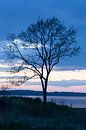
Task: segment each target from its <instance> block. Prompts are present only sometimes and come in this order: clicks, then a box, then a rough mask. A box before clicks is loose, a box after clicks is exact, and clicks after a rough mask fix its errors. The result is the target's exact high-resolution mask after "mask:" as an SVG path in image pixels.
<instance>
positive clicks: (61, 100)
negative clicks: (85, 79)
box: [29, 96, 86, 108]
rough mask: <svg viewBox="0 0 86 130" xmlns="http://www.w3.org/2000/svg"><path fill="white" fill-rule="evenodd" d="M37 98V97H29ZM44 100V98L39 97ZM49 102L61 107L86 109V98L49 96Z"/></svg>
mask: <svg viewBox="0 0 86 130" xmlns="http://www.w3.org/2000/svg"><path fill="white" fill-rule="evenodd" d="M29 97H33V98H36V97H37V96H29ZM38 97H39V98H41V99H42V96H38ZM48 101H52V102H55V103H56V104H60V105H67V106H70V107H75V108H86V97H73V96H48Z"/></svg>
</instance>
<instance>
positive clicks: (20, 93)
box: [0, 90, 86, 97]
mask: <svg viewBox="0 0 86 130" xmlns="http://www.w3.org/2000/svg"><path fill="white" fill-rule="evenodd" d="M42 94H43V93H42V91H33V90H7V91H2V90H0V95H9V96H11V95H14V96H16V95H17V96H42ZM47 96H77V97H78V96H79V97H86V93H79V92H78V93H77V92H48V93H47Z"/></svg>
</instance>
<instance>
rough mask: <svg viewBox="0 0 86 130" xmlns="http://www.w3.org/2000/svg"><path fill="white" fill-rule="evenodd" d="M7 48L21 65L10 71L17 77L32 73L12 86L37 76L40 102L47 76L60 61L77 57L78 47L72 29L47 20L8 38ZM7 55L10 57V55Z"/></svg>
mask: <svg viewBox="0 0 86 130" xmlns="http://www.w3.org/2000/svg"><path fill="white" fill-rule="evenodd" d="M8 39H9V43H8V44H7V47H6V48H7V49H8V51H9V52H8V56H9V57H10V58H11V59H12V60H15V61H21V62H20V65H17V66H15V67H13V68H12V69H11V72H13V73H18V72H20V71H24V70H30V71H32V72H34V75H32V76H31V77H28V76H26V75H25V76H22V77H18V80H17V78H16V80H15V82H13V83H18V84H22V83H24V82H26V81H27V80H29V79H30V78H33V77H34V76H39V78H40V81H41V85H42V89H43V101H44V103H46V100H47V86H48V79H49V75H50V72H51V71H52V70H53V67H54V66H55V65H57V64H58V63H59V61H60V60H61V59H62V58H65V57H72V56H74V55H76V54H78V53H79V50H80V47H79V46H77V45H76V31H75V29H74V28H73V27H69V28H67V27H65V26H64V25H63V24H62V23H61V22H60V21H59V20H58V19H57V18H55V17H53V18H49V19H47V20H43V19H39V20H38V21H37V22H36V23H35V24H31V25H30V26H29V27H28V28H27V29H26V30H25V31H22V32H21V33H19V35H17V36H16V35H14V34H11V35H9V38H8ZM9 54H10V55H9Z"/></svg>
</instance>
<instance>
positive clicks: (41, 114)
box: [0, 96, 86, 130]
mask: <svg viewBox="0 0 86 130" xmlns="http://www.w3.org/2000/svg"><path fill="white" fill-rule="evenodd" d="M0 130H86V109H78V108H70V107H67V106H60V105H56V104H55V103H53V102H50V103H47V104H46V105H45V104H44V103H42V101H41V100H40V99H39V98H35V99H32V98H23V97H7V96H3V97H0Z"/></svg>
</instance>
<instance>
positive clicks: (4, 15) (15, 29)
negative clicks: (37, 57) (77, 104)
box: [0, 0, 86, 92]
mask: <svg viewBox="0 0 86 130" xmlns="http://www.w3.org/2000/svg"><path fill="white" fill-rule="evenodd" d="M52 16H55V17H57V18H58V19H59V20H60V21H62V22H63V23H64V24H65V25H66V26H68V27H69V26H71V25H72V26H73V27H74V28H75V29H76V30H77V35H76V40H77V45H80V47H81V52H80V54H79V55H78V56H75V57H72V58H69V59H65V60H63V61H61V62H60V63H59V64H58V66H56V67H55V68H54V70H53V71H52V74H51V75H50V78H49V84H48V86H49V87H48V90H49V91H73V92H86V36H85V35H86V1H85V0H76V1H75V0H31V1H30V0H0V83H1V84H2V83H5V82H6V79H7V77H8V73H7V70H8V69H9V65H8V64H7V62H6V60H5V57H6V56H5V54H4V49H3V45H4V44H5V42H6V40H7V35H8V34H9V33H16V34H18V33H19V32H20V31H21V30H24V29H26V28H27V27H28V26H29V25H30V24H31V23H34V22H35V21H36V20H37V19H38V18H39V17H40V18H44V19H46V18H49V17H52ZM52 75H54V76H52ZM40 88H41V87H40V81H39V79H33V80H30V81H28V82H27V84H25V85H23V86H21V87H20V89H33V90H40Z"/></svg>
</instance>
